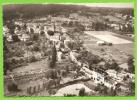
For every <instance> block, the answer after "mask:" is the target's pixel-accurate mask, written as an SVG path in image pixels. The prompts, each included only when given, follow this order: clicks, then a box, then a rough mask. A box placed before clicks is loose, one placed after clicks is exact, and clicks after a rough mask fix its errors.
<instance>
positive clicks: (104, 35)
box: [86, 31, 133, 44]
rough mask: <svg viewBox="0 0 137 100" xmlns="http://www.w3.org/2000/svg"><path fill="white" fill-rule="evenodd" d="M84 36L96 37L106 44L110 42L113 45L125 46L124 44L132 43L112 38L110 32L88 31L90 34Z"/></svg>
mask: <svg viewBox="0 0 137 100" xmlns="http://www.w3.org/2000/svg"><path fill="white" fill-rule="evenodd" d="M86 34H88V35H91V36H93V37H96V38H98V39H100V40H102V41H106V42H110V43H113V44H126V43H133V42H132V41H129V40H126V39H123V38H120V37H117V36H114V33H112V32H107V31H99V32H96V31H92V32H91V31H90V32H86Z"/></svg>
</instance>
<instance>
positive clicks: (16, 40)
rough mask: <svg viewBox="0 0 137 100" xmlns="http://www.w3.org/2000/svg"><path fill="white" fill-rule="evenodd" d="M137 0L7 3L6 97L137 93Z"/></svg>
mask: <svg viewBox="0 0 137 100" xmlns="http://www.w3.org/2000/svg"><path fill="white" fill-rule="evenodd" d="M134 19H135V17H134V4H132V3H85V4H84V3H78V4H77V3H75V4H73V3H64V4H63V3H60V4H46V3H45V4H3V80H4V81H3V84H4V96H5V97H33V96H34V97H38V96H42V97H47V96H52V97H56V96H62V97H75V96H82V97H83V96H135V64H134V62H135V59H134Z"/></svg>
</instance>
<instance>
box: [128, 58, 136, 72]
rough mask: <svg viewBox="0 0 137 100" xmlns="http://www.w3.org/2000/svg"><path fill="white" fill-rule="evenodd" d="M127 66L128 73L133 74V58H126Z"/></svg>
mask: <svg viewBox="0 0 137 100" xmlns="http://www.w3.org/2000/svg"><path fill="white" fill-rule="evenodd" d="M127 64H128V71H129V72H130V73H135V66H134V58H133V56H130V57H129V58H128V60H127Z"/></svg>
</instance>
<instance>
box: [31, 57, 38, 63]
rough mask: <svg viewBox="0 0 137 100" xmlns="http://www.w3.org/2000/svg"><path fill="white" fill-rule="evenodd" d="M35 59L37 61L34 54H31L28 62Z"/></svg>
mask: <svg viewBox="0 0 137 100" xmlns="http://www.w3.org/2000/svg"><path fill="white" fill-rule="evenodd" d="M36 61H37V59H36V57H35V56H31V57H30V58H29V62H36Z"/></svg>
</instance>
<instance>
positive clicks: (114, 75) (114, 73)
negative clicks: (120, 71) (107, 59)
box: [106, 69, 117, 78]
mask: <svg viewBox="0 0 137 100" xmlns="http://www.w3.org/2000/svg"><path fill="white" fill-rule="evenodd" d="M106 72H107V74H108V75H109V76H110V77H114V78H117V71H115V70H112V69H108V70H106Z"/></svg>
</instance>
